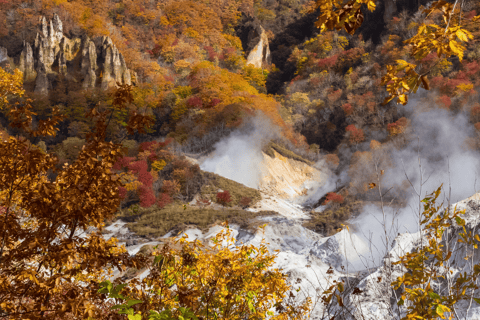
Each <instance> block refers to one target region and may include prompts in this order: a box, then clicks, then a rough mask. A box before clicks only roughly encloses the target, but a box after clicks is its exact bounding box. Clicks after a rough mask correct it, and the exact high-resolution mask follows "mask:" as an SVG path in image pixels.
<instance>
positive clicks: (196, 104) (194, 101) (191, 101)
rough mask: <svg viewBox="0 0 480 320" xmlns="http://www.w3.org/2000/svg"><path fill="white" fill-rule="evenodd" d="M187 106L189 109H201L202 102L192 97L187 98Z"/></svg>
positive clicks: (198, 98)
mask: <svg viewBox="0 0 480 320" xmlns="http://www.w3.org/2000/svg"><path fill="white" fill-rule="evenodd" d="M187 105H188V106H189V107H191V108H201V107H202V105H203V101H202V99H201V98H200V97H197V96H193V97H190V98H188V100H187Z"/></svg>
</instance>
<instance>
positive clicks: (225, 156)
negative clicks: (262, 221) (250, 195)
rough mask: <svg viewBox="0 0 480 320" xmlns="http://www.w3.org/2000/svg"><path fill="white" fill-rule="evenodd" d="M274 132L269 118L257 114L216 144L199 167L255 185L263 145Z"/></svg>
mask: <svg viewBox="0 0 480 320" xmlns="http://www.w3.org/2000/svg"><path fill="white" fill-rule="evenodd" d="M277 132H278V129H277V128H276V127H275V126H274V125H273V124H272V123H271V121H270V120H268V119H267V118H265V117H262V116H257V117H255V118H253V119H252V121H251V122H250V123H249V124H247V125H246V126H245V127H244V128H242V129H241V130H238V131H234V132H232V133H231V134H230V135H229V136H228V137H227V138H226V139H223V140H221V141H220V142H218V143H217V144H215V146H214V148H215V151H214V152H213V153H212V154H211V155H210V156H209V157H208V158H207V159H205V160H204V161H203V162H202V164H201V165H200V168H201V169H202V170H205V171H210V172H213V173H216V174H218V175H221V176H223V177H226V178H228V179H231V180H234V181H236V182H239V183H242V184H244V185H246V186H247V187H250V188H257V187H258V183H259V181H260V179H261V163H262V160H263V156H262V148H263V147H264V146H265V144H266V143H268V142H269V141H270V139H272V138H274V137H275V135H276V134H277Z"/></svg>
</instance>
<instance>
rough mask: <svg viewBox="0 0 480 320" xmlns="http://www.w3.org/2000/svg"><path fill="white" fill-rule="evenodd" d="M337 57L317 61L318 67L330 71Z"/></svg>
mask: <svg viewBox="0 0 480 320" xmlns="http://www.w3.org/2000/svg"><path fill="white" fill-rule="evenodd" d="M337 60H338V55H334V56H331V57H328V58H325V59H320V60H318V67H319V68H321V69H327V70H329V69H332V68H333V67H334V66H335V64H336V63H337Z"/></svg>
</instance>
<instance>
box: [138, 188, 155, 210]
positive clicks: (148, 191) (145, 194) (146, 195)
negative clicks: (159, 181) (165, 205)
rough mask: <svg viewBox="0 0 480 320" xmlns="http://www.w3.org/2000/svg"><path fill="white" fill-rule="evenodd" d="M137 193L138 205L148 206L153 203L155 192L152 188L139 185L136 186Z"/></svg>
mask: <svg viewBox="0 0 480 320" xmlns="http://www.w3.org/2000/svg"><path fill="white" fill-rule="evenodd" d="M138 193H139V197H140V206H141V207H142V208H149V207H151V206H153V205H154V204H155V200H156V199H155V194H154V193H153V190H152V188H148V187H146V186H140V187H139V188H138Z"/></svg>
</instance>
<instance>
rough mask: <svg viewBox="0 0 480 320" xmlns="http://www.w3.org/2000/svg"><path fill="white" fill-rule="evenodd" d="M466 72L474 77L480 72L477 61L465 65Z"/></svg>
mask: <svg viewBox="0 0 480 320" xmlns="http://www.w3.org/2000/svg"><path fill="white" fill-rule="evenodd" d="M465 70H466V74H467V76H469V77H472V76H474V75H475V74H477V73H478V71H480V65H479V64H478V62H477V61H473V62H470V63H467V64H466V65H465Z"/></svg>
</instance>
